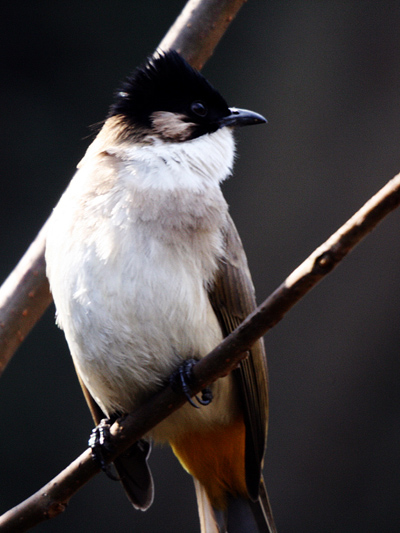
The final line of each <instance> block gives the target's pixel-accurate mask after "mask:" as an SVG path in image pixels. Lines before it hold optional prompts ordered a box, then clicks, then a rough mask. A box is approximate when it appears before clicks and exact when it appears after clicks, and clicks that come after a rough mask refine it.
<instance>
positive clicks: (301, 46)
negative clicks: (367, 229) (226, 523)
mask: <svg viewBox="0 0 400 533" xmlns="http://www.w3.org/2000/svg"><path fill="white" fill-rule="evenodd" d="M183 4H184V2H183V1H182V0H180V1H169V2H165V1H163V0H153V1H150V0H146V1H144V0H143V1H132V0H131V1H124V0H116V1H113V2H111V1H104V0H103V1H99V0H96V1H94V0H85V1H84V2H81V1H80V2H78V1H76V0H72V1H70V2H54V1H52V2H50V1H40V2H11V3H9V4H8V6H7V10H6V11H4V10H3V12H2V20H1V28H0V30H1V31H0V39H1V46H0V54H1V70H0V73H1V93H2V94H1V112H0V120H1V127H0V135H1V140H0V143H1V152H0V155H1V167H2V175H1V181H0V187H1V190H0V199H1V210H0V217H1V220H0V228H1V230H0V250H1V262H0V269H1V272H0V277H1V278H2V279H4V278H5V277H6V276H7V274H8V273H9V272H10V271H11V270H12V268H13V267H14V265H15V264H16V263H17V261H18V259H19V258H20V256H21V255H22V254H23V252H24V251H25V249H26V248H27V246H28V245H29V243H30V242H31V241H32V239H33V238H34V237H35V235H36V233H37V231H38V230H39V228H40V227H41V225H42V224H43V222H44V221H45V220H46V218H47V216H48V215H49V214H50V211H51V209H52V206H54V205H55V203H56V202H57V200H58V198H59V196H60V194H61V193H62V191H63V190H64V189H65V187H66V185H67V183H68V181H69V179H70V178H71V176H72V175H73V173H74V168H75V165H76V164H77V163H78V161H79V160H80V158H81V157H82V156H83V154H84V152H85V149H86V147H87V146H88V144H89V142H90V139H88V138H87V137H88V135H90V130H89V129H88V126H89V125H91V124H94V123H96V122H98V121H100V120H102V119H103V118H104V116H105V114H106V112H107V108H108V105H109V104H110V102H111V98H112V94H113V91H114V89H115V88H116V87H117V86H118V84H119V82H120V80H121V79H122V78H123V77H124V76H125V75H126V74H127V73H128V72H130V71H131V70H132V69H133V68H134V67H135V66H136V65H137V64H138V63H140V62H141V61H142V60H143V59H144V58H145V57H146V56H147V55H148V54H150V53H151V52H152V51H153V49H154V48H155V46H156V45H157V44H158V43H159V41H160V40H161V38H162V37H163V35H164V34H165V32H166V31H167V30H168V28H169V26H170V25H171V24H172V22H173V21H174V19H175V17H176V16H177V15H178V13H179V12H180V10H181V8H182V6H183ZM399 28H400V3H399V2H388V1H382V2H376V1H366V0H364V1H363V2H360V1H357V0H354V1H351V0H342V1H339V0H338V1H328V0H327V1H325V2H320V1H302V2H295V1H286V2H282V1H278V0H277V1H266V2H261V1H257V0H253V1H250V2H249V3H248V4H247V5H245V6H244V7H243V9H242V10H241V12H240V13H239V15H238V17H237V19H236V20H235V21H234V22H233V24H232V25H231V27H230V28H229V30H228V32H227V34H226V36H225V37H224V38H223V41H222V42H221V43H220V45H219V47H218V48H217V51H216V53H215V55H214V57H213V58H212V59H211V60H210V61H209V63H208V64H207V65H206V67H205V69H204V73H205V74H206V76H207V77H208V78H209V79H210V80H211V81H212V83H213V84H214V85H215V86H216V87H217V88H218V89H220V91H221V92H222V93H223V94H224V96H225V97H226V98H227V100H228V102H229V103H230V104H231V105H237V106H240V107H247V108H250V109H254V110H256V111H258V112H260V113H262V114H264V115H265V116H266V117H267V118H268V120H269V124H268V125H267V126H263V127H261V126H260V127H257V128H247V129H244V130H242V131H240V132H239V134H238V138H239V147H238V151H239V158H238V160H237V164H236V170H235V175H234V177H233V178H232V179H231V180H230V181H229V182H228V183H226V184H225V185H224V192H225V194H226V197H227V199H228V201H229V203H230V205H231V212H232V214H233V218H234V220H235V221H236V223H237V226H238V228H239V231H240V233H241V235H242V239H243V242H244V245H245V248H246V251H247V254H248V258H249V262H250V267H251V270H252V273H253V277H254V281H255V285H256V288H257V293H258V299H259V301H261V300H262V299H264V298H265V297H267V296H268V294H269V293H270V292H271V291H272V290H273V289H274V288H276V286H277V285H278V284H279V283H281V282H282V281H283V279H284V278H285V277H286V276H287V275H288V274H289V273H290V272H291V270H293V269H294V268H295V267H296V266H297V265H298V264H299V263H300V262H301V261H302V260H303V259H304V258H305V257H306V256H307V255H308V254H309V253H310V252H311V251H312V250H313V249H314V248H315V247H316V246H318V245H319V244H320V243H321V242H322V241H324V240H325V239H326V238H327V237H328V236H329V235H330V234H331V233H332V232H333V231H335V230H336V228H337V227H339V226H340V225H341V224H342V223H343V222H344V221H345V220H346V219H347V218H349V217H350V216H351V215H352V214H353V212H355V211H356V210H357V209H358V208H359V207H361V205H362V204H363V203H364V202H365V201H366V200H367V199H368V198H369V197H370V196H371V195H372V194H373V193H375V192H376V191H377V190H378V189H379V188H380V187H381V186H382V185H383V184H384V183H385V182H386V181H387V180H388V179H390V178H391V177H392V176H393V175H394V174H396V173H397V172H399V171H400V92H399V89H400V31H399ZM399 216H400V215H399V213H395V214H392V215H391V216H390V217H389V218H388V219H386V220H385V221H384V222H383V223H382V224H381V226H379V227H378V229H377V230H375V232H374V233H373V234H372V235H370V236H369V237H368V238H367V239H366V240H365V242H363V243H362V244H361V245H360V246H359V247H358V248H357V249H356V250H355V251H354V252H353V253H352V254H351V256H350V257H349V258H347V259H346V260H345V261H344V262H343V264H342V265H341V266H340V267H339V268H338V269H337V270H336V271H335V272H334V273H332V274H331V275H330V276H329V277H328V279H326V280H324V281H323V282H322V283H321V284H320V285H319V286H318V287H317V288H316V289H315V290H314V291H312V293H311V294H310V295H308V296H307V297H306V298H305V299H304V300H303V301H302V302H301V303H300V304H299V305H297V306H296V307H295V309H293V310H292V311H291V312H290V313H289V315H288V316H287V317H286V318H285V320H284V321H283V322H282V323H280V324H279V325H278V326H277V327H276V328H275V329H274V330H273V331H271V332H270V333H269V334H268V335H267V337H266V344H267V350H268V353H269V365H270V382H271V423H270V434H269V443H268V450H267V455H266V466H265V476H266V480H267V486H268V489H269V493H270V497H271V501H272V504H273V509H274V512H275V516H276V522H277V525H278V529H279V531H280V532H281V533H282V532H283V533H286V532H288V533H289V532H296V533H302V532H304V533H321V532H352V533H354V532H358V531H360V532H363V533H366V532H376V533H386V532H396V531H400V504H399V497H400V461H399V448H400V430H399V415H400V388H399V385H398V383H399V380H400V359H399V348H398V347H399V341H400V331H399V326H400V317H399V313H398V310H399V300H400V281H399V279H398V275H397V274H398V264H399V260H400V243H399V242H398V238H397V236H398V225H399ZM53 316H54V309H53V308H51V309H50V311H48V312H47V314H46V315H45V317H44V318H43V319H42V320H41V322H40V323H39V324H38V325H37V326H36V327H35V328H34V330H33V332H32V333H31V334H30V335H29V337H28V339H27V340H26V342H25V343H24V344H23V345H22V347H21V349H20V350H19V352H18V353H17V354H16V355H15V357H14V359H13V360H12V362H11V363H10V365H9V367H8V368H7V370H6V372H5V373H4V375H3V377H2V379H1V383H0V427H1V430H0V431H1V439H0V451H1V461H0V511H6V510H7V509H8V508H9V507H11V506H13V505H16V504H17V503H19V502H20V501H21V500H22V499H24V498H26V497H28V496H29V495H30V494H31V493H32V492H34V491H36V490H37V489H39V488H40V487H41V486H42V485H43V484H44V483H46V482H47V481H48V480H49V479H50V478H51V477H52V476H54V475H55V474H57V473H58V471H60V470H61V469H62V468H63V467H65V466H66V465H67V464H68V463H69V462H70V461H71V460H72V459H74V458H75V457H76V456H77V455H79V454H80V453H81V452H82V451H83V450H84V449H85V447H86V441H87V437H88V435H89V432H90V429H91V427H92V422H91V419H90V416H89V413H88V410H87V408H86V406H85V403H84V400H83V397H82V395H81V392H80V388H79V385H78V382H77V380H76V378H75V375H74V370H73V367H72V363H71V360H70V357H69V354H68V350H67V347H66V344H65V341H64V338H63V334H62V333H61V332H60V331H59V330H57V328H56V326H55V325H54V319H53ZM152 466H153V473H154V477H155V482H156V499H155V503H154V505H153V507H152V508H151V509H150V510H149V511H148V512H147V513H141V512H134V511H133V510H132V509H131V508H130V506H129V504H128V502H127V500H126V499H125V496H124V494H123V492H122V490H121V489H120V487H119V486H118V484H117V483H113V482H112V481H110V480H109V479H107V478H106V476H104V475H100V476H97V478H96V479H94V480H93V481H92V482H91V483H90V484H89V485H87V486H86V487H85V488H83V490H81V491H80V492H79V494H78V495H77V496H76V497H74V498H73V499H72V501H71V502H70V505H69V507H68V509H67V511H66V512H65V513H64V514H63V515H61V516H59V517H57V518H56V519H55V520H52V521H50V522H48V523H44V524H43V525H40V526H38V527H37V528H36V531H43V532H44V533H50V532H60V533H62V532H71V531H78V532H88V533H90V532H96V533H109V532H110V531H111V532H118V533H119V532H130V531H137V532H143V533H144V532H151V533H157V532H161V533H169V532H171V533H172V532H175V531H182V532H184V533H191V532H195V531H198V521H197V511H196V505H195V498H194V490H193V487H192V482H191V478H190V477H189V476H188V475H187V474H186V473H185V472H184V471H183V470H182V469H181V468H180V466H179V464H178V463H177V461H176V460H175V459H174V458H173V457H172V454H171V453H170V451H169V450H168V449H167V448H165V449H158V450H156V451H155V452H154V453H153V456H152Z"/></svg>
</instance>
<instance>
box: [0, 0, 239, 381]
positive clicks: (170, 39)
mask: <svg viewBox="0 0 400 533" xmlns="http://www.w3.org/2000/svg"><path fill="white" fill-rule="evenodd" d="M245 1H246V0H189V2H188V3H187V4H186V6H185V8H184V9H183V11H182V13H181V14H180V15H179V17H178V18H177V20H176V21H175V23H174V24H173V26H172V27H171V28H170V29H169V31H168V33H167V35H166V36H165V37H164V39H163V40H162V42H161V44H160V46H159V47H160V48H162V49H164V50H166V49H168V48H175V49H177V50H179V51H180V53H181V54H182V55H183V56H184V57H185V58H186V59H187V60H188V61H189V63H191V64H192V65H193V66H194V67H197V68H201V67H202V66H203V65H204V63H205V62H206V61H207V59H208V58H209V57H210V56H211V54H212V53H213V50H214V48H215V46H216V45H217V44H218V41H219V40H220V39H221V37H222V35H223V34H224V32H225V30H226V29H227V27H228V26H229V24H230V22H231V21H232V20H233V19H234V17H235V15H236V14H237V12H238V10H239V9H240V7H241V6H242V5H243V4H244V3H245ZM45 227H46V226H43V228H42V230H41V231H40V233H39V235H38V236H37V237H36V239H35V240H34V241H33V243H32V244H31V246H30V247H29V248H28V250H27V251H26V253H25V255H24V256H23V257H22V259H21V260H20V262H19V263H18V265H17V266H16V268H15V269H14V270H13V272H11V274H10V276H9V277H8V278H7V280H6V281H5V282H4V284H3V285H2V287H1V288H0V376H1V374H2V373H3V371H4V369H5V367H6V366H7V364H8V362H9V361H10V359H11V357H12V356H13V354H14V352H15V351H16V349H17V348H18V347H19V345H20V344H21V342H22V341H23V340H24V339H25V337H26V336H27V335H28V333H29V332H30V330H31V329H32V327H33V326H34V325H35V324H36V322H37V321H38V320H39V318H40V317H41V316H42V314H43V313H44V312H45V310H46V309H47V307H48V306H49V304H50V303H51V300H52V297H51V295H50V293H49V286H48V282H47V278H46V265H45V260H44V248H45V238H46V236H45Z"/></svg>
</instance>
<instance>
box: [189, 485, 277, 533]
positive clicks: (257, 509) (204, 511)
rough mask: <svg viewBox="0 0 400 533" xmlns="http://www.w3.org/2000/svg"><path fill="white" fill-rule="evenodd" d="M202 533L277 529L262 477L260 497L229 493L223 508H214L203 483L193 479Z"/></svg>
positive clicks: (256, 532) (270, 531)
mask: <svg viewBox="0 0 400 533" xmlns="http://www.w3.org/2000/svg"><path fill="white" fill-rule="evenodd" d="M194 486H195V489H196V497H197V505H198V509H199V517H200V527H201V533H277V531H276V526H275V521H274V517H273V515H272V510H271V505H270V503H269V499H268V494H267V491H266V489H265V484H264V480H263V479H261V483H260V495H259V499H258V500H257V501H255V502H253V501H251V500H250V499H247V498H242V497H233V496H229V497H228V506H227V509H226V510H225V511H221V510H218V509H215V508H213V506H212V505H211V503H210V500H209V499H208V497H207V494H206V491H205V489H204V487H203V486H202V485H201V484H200V482H199V481H198V480H197V479H194Z"/></svg>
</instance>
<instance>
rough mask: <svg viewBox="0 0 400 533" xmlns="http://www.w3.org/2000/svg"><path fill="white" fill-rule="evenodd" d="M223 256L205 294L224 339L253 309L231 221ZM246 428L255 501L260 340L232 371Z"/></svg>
mask: <svg viewBox="0 0 400 533" xmlns="http://www.w3.org/2000/svg"><path fill="white" fill-rule="evenodd" d="M225 240H226V255H225V257H224V258H222V259H221V261H220V265H219V272H218V275H217V278H216V280H215V283H214V285H213V287H211V289H210V291H209V298H210V302H211V304H212V306H213V309H214V312H215V314H216V315H217V317H218V320H219V322H220V324H221V327H222V331H223V333H224V335H228V334H229V333H231V332H232V331H233V330H234V329H235V328H236V327H237V326H238V325H239V324H240V323H241V322H242V321H243V320H244V319H245V318H246V316H247V315H249V314H250V313H251V312H252V311H253V310H254V308H255V307H256V300H255V293H254V286H253V283H252V280H251V276H250V272H249V269H248V266H247V259H246V255H245V253H244V250H243V246H242V243H241V240H240V237H239V235H238V233H237V230H236V228H235V225H234V223H233V221H232V219H231V218H230V217H229V220H228V224H227V227H226V229H225ZM234 375H235V378H236V380H237V383H238V388H239V391H240V395H241V399H242V403H243V411H244V419H245V424H246V457H245V465H246V483H247V490H248V493H249V496H250V498H251V499H253V500H257V498H258V495H259V488H260V478H261V468H262V462H263V457H264V453H265V444H266V435H267V425H268V372H267V362H266V356H265V350H264V343H263V340H262V339H260V340H258V341H257V342H256V343H255V344H254V345H253V346H252V348H251V350H250V352H249V356H248V357H247V358H246V359H244V360H243V361H242V362H241V363H240V366H239V368H238V369H237V370H235V371H234Z"/></svg>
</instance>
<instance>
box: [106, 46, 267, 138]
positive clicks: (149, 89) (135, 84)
mask: <svg viewBox="0 0 400 533" xmlns="http://www.w3.org/2000/svg"><path fill="white" fill-rule="evenodd" d="M116 96H117V97H116V101H115V103H114V104H113V105H112V107H111V109H110V114H109V116H110V117H114V116H119V117H121V119H122V120H121V122H122V124H124V125H126V128H127V129H126V133H127V134H128V135H129V132H131V134H135V135H137V134H139V135H140V134H141V135H143V136H145V135H149V134H153V135H158V136H159V137H160V138H162V139H164V140H167V141H185V140H190V139H194V138H196V137H199V136H201V135H204V134H206V133H212V132H214V131H216V130H217V129H219V128H220V127H222V126H225V125H234V120H230V121H229V117H232V115H233V114H234V113H236V115H237V114H238V113H237V111H238V110H232V109H230V108H229V107H228V105H227V103H226V101H225V100H224V98H223V97H222V96H221V95H220V94H219V92H218V91H216V90H215V89H214V88H213V87H212V85H210V83H208V81H207V80H206V79H205V78H204V76H202V75H201V74H200V73H199V72H198V71H197V70H195V69H194V68H192V67H191V66H190V65H189V64H188V63H187V62H186V61H185V60H184V59H183V58H182V57H181V56H180V55H179V54H178V53H177V52H175V51H174V50H170V51H168V52H159V53H157V54H156V55H154V56H153V57H152V58H150V59H148V61H147V62H146V63H145V64H144V65H143V66H142V67H140V68H138V69H137V70H136V71H135V72H134V73H133V75H132V76H130V77H129V78H127V80H126V81H125V83H124V84H123V86H122V87H121V89H120V91H119V92H118V93H117V95H116ZM254 116H255V114H254ZM257 116H258V117H259V118H260V119H262V120H258V122H262V121H265V119H263V118H262V117H261V116H260V115H257ZM224 121H225V123H224ZM238 122H239V121H238ZM247 123H249V121H247ZM253 123H255V121H254V120H253ZM140 132H141V133H140Z"/></svg>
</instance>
